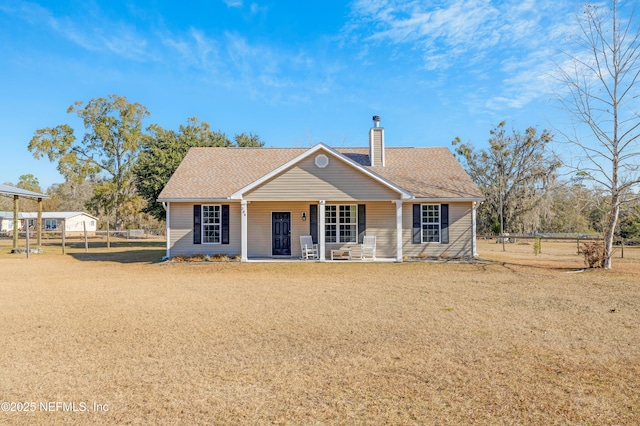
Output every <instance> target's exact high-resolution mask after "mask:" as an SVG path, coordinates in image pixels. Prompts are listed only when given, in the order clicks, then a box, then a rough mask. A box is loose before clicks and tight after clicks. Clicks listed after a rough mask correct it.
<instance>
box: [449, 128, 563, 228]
mask: <svg viewBox="0 0 640 426" xmlns="http://www.w3.org/2000/svg"><path fill="white" fill-rule="evenodd" d="M505 126H506V123H505V122H504V121H503V122H501V123H500V124H498V126H497V127H496V128H495V129H493V130H491V131H490V135H491V137H490V138H489V149H482V150H477V149H474V147H473V146H472V145H470V144H468V143H461V140H460V138H456V139H455V140H454V141H453V145H454V146H455V147H456V153H457V154H458V156H459V157H460V159H461V160H462V163H463V165H464V166H465V168H466V170H467V172H468V173H469V175H470V177H471V179H472V180H473V181H474V182H475V183H476V185H478V187H479V188H480V190H481V191H482V192H483V194H484V196H485V201H484V202H483V203H482V204H481V205H480V208H479V209H478V223H479V225H480V228H481V229H480V230H481V232H482V231H485V232H487V231H490V230H491V229H492V227H493V226H494V224H496V223H498V224H503V225H504V229H503V230H504V231H505V232H531V231H532V230H535V229H530V228H532V227H534V226H535V224H534V225H533V226H532V225H531V224H530V223H528V222H527V221H526V216H527V214H528V213H530V212H531V211H533V210H534V209H535V208H537V207H539V204H540V203H541V202H542V201H543V199H544V195H545V192H546V189H547V186H548V184H549V183H550V182H552V181H553V180H555V176H556V170H557V168H558V165H559V164H558V161H557V160H556V158H555V156H554V155H553V154H550V153H548V152H547V151H546V146H547V144H548V143H550V142H551V140H552V136H551V134H550V133H549V132H548V131H547V130H543V131H542V133H541V134H538V132H537V130H536V129H535V128H533V127H529V128H528V129H527V130H526V131H525V132H524V134H523V133H520V132H518V131H516V130H513V131H512V133H511V134H507V132H506V129H505Z"/></svg>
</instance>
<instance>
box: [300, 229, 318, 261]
mask: <svg viewBox="0 0 640 426" xmlns="http://www.w3.org/2000/svg"><path fill="white" fill-rule="evenodd" d="M300 248H301V249H302V258H303V259H304V260H309V259H318V258H319V256H318V245H317V244H313V238H312V237H311V235H301V236H300Z"/></svg>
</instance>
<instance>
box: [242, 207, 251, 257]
mask: <svg viewBox="0 0 640 426" xmlns="http://www.w3.org/2000/svg"><path fill="white" fill-rule="evenodd" d="M248 229H249V227H248V226H247V200H242V201H240V235H241V237H240V252H241V256H242V257H241V260H242V262H246V261H247V260H248V257H247V241H248V240H247V230H248Z"/></svg>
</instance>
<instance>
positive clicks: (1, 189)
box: [0, 184, 50, 252]
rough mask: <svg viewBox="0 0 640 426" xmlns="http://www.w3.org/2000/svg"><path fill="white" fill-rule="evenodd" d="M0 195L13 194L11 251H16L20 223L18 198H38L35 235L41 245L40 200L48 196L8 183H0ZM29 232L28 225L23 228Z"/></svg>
mask: <svg viewBox="0 0 640 426" xmlns="http://www.w3.org/2000/svg"><path fill="white" fill-rule="evenodd" d="M0 195H4V196H9V197H11V196H13V248H12V252H16V251H17V249H18V233H19V232H18V228H19V224H20V218H19V217H18V213H19V201H18V200H19V199H20V197H23V198H35V199H36V200H38V220H37V222H36V235H37V237H38V247H40V246H41V245H42V200H43V199H45V198H50V197H49V196H48V195H45V194H40V193H37V192H33V191H27V190H26V189H22V188H16V187H13V186H9V185H4V184H0ZM25 230H26V231H27V232H29V228H28V226H26V229H25Z"/></svg>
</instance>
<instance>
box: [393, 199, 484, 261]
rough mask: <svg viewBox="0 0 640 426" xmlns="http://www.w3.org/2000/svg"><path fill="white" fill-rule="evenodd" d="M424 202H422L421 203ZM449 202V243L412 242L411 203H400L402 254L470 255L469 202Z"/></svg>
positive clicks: (471, 251) (471, 253) (470, 224)
mask: <svg viewBox="0 0 640 426" xmlns="http://www.w3.org/2000/svg"><path fill="white" fill-rule="evenodd" d="M423 204H424V203H423ZM427 204H428V203H427ZM448 204H449V244H440V243H423V244H413V243H412V233H413V230H412V228H413V203H404V204H403V205H402V242H403V247H402V252H403V255H404V256H450V257H471V256H473V248H472V244H471V243H472V216H471V203H448Z"/></svg>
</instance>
